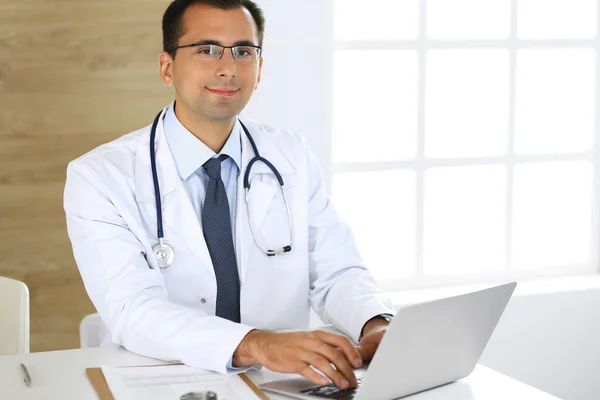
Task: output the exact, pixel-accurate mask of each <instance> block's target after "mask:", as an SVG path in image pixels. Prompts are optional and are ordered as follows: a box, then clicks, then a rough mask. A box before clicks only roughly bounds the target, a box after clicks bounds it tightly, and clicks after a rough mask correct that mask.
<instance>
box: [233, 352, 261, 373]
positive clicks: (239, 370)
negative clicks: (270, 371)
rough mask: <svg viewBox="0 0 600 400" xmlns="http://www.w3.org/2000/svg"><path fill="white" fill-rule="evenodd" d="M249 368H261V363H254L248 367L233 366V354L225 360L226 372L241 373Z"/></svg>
mask: <svg viewBox="0 0 600 400" xmlns="http://www.w3.org/2000/svg"><path fill="white" fill-rule="evenodd" d="M249 369H255V370H261V369H262V365H259V364H255V365H251V366H249V367H234V366H233V356H231V358H230V359H229V361H227V374H241V373H244V372H246V371H248V370H249Z"/></svg>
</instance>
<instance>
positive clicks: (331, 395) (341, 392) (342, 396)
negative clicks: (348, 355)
mask: <svg viewBox="0 0 600 400" xmlns="http://www.w3.org/2000/svg"><path fill="white" fill-rule="evenodd" d="M361 382H362V377H361V378H358V379H356V387H355V388H350V389H340V388H339V387H337V386H335V384H333V383H330V384H329V385H325V386H317V387H313V388H310V389H306V390H303V391H301V392H300V393H302V394H308V395H311V396H317V397H323V398H325V399H337V400H351V399H353V398H354V395H355V394H356V391H357V390H358V388H359V387H360V383H361Z"/></svg>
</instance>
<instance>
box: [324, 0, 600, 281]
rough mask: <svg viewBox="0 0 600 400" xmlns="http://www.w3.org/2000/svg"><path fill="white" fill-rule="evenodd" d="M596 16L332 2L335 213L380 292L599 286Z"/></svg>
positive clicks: (550, 1)
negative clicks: (437, 286)
mask: <svg viewBox="0 0 600 400" xmlns="http://www.w3.org/2000/svg"><path fill="white" fill-rule="evenodd" d="M596 3H597V2H596V1H592V0H427V1H419V0H403V1H397V0H370V1H369V2H368V3H365V2H364V1H359V0H335V1H334V9H333V19H334V21H333V34H334V50H333V51H334V56H333V67H332V68H333V88H332V90H333V94H332V109H333V121H332V125H333V138H332V149H333V150H332V159H333V181H332V195H333V201H334V202H335V204H336V206H337V208H338V209H339V212H340V214H341V215H342V216H343V217H344V218H345V219H346V220H347V221H348V223H349V224H350V225H351V226H352V227H353V231H354V232H355V236H356V240H357V244H358V247H359V250H360V252H361V254H362V256H363V259H364V261H365V263H366V264H367V265H368V266H369V267H370V268H371V270H372V272H373V274H374V276H375V277H376V279H377V280H378V281H379V283H380V284H381V286H382V287H383V288H385V289H395V288H399V287H403V286H408V285H411V286H416V285H421V284H432V283H437V282H439V283H447V282H452V281H470V280H478V279H483V278H485V279H488V278H492V279H493V278H498V279H506V278H522V277H530V276H540V275H560V274H578V273H586V272H596V271H597V269H598V257H597V253H598V240H599V237H598V228H599V226H598V219H599V217H600V216H599V215H598V212H597V209H598V205H599V204H598V196H597V194H598V183H597V182H598V178H597V177H596V176H597V169H598V167H599V165H600V164H599V158H600V157H599V156H600V154H598V153H599V151H598V143H597V141H596V140H595V138H596V136H597V131H598V128H597V124H596V117H597V112H598V111H597V110H598V102H597V100H596V99H597V98H598V93H597V87H598V84H597V73H598V65H597V62H596V58H597V52H598V40H597V28H596V25H597V19H598V12H597V4H596Z"/></svg>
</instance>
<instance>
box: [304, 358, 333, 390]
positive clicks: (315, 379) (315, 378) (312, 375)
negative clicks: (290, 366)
mask: <svg viewBox="0 0 600 400" xmlns="http://www.w3.org/2000/svg"><path fill="white" fill-rule="evenodd" d="M296 368H297V369H296V372H297V373H298V374H300V375H302V376H303V377H305V378H306V379H308V380H309V381H311V382H312V383H314V384H316V385H321V386H325V385H328V384H329V380H328V379H327V378H325V377H324V376H323V375H321V374H319V373H318V372H317V371H315V370H314V369H312V368H311V367H310V365H308V364H307V363H305V362H301V363H298V366H297V367H296Z"/></svg>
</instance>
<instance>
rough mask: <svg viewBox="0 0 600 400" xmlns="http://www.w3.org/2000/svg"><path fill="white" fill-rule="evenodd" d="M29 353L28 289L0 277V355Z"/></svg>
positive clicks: (20, 283)
mask: <svg viewBox="0 0 600 400" xmlns="http://www.w3.org/2000/svg"><path fill="white" fill-rule="evenodd" d="M14 353H29V289H28V288H27V285H26V284H25V283H23V282H21V281H17V280H15V279H10V278H5V277H2V276H0V355H1V354H14Z"/></svg>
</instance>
